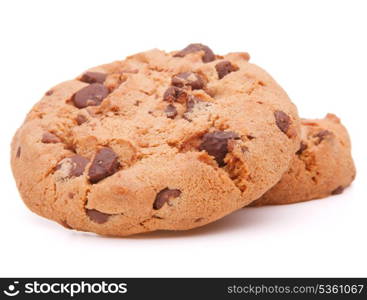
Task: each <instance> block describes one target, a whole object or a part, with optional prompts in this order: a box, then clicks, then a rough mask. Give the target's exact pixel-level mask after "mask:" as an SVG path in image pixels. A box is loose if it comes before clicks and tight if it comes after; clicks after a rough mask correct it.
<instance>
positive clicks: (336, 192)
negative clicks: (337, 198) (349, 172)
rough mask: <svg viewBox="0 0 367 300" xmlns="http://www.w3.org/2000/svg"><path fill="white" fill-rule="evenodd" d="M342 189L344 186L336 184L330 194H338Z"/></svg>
mask: <svg viewBox="0 0 367 300" xmlns="http://www.w3.org/2000/svg"><path fill="white" fill-rule="evenodd" d="M343 191H344V187H342V186H341V185H340V186H338V187H337V188H336V189H335V190H333V191H332V192H331V194H332V195H339V194H341V193H343Z"/></svg>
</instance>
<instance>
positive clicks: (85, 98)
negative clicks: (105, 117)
mask: <svg viewBox="0 0 367 300" xmlns="http://www.w3.org/2000/svg"><path fill="white" fill-rule="evenodd" d="M108 93H109V92H108V89H107V88H106V87H105V86H104V85H103V84H100V83H92V84H91V85H88V86H86V87H84V88H82V89H81V90H79V91H78V92H76V93H75V94H74V95H73V97H72V100H73V102H74V105H75V106H76V107H77V108H84V107H87V106H96V105H100V104H101V102H102V101H103V99H104V98H106V97H107V95H108Z"/></svg>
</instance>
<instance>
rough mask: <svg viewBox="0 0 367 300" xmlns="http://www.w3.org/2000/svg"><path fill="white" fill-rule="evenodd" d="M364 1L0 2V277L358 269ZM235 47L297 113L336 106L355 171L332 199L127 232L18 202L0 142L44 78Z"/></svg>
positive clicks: (366, 171) (362, 237) (365, 82)
mask: <svg viewBox="0 0 367 300" xmlns="http://www.w3.org/2000/svg"><path fill="white" fill-rule="evenodd" d="M365 4H366V2H365V1H351V0H349V1H243V0H242V1H230V0H226V1H213V0H211V1H198V0H195V1H189V0H181V1H158V0H155V1H144V2H143V1H137V0H134V1H108V0H103V1H101V0H100V1H91V0H89V1H66V0H62V1H36V0H33V1H14V0H12V1H1V4H0V31H1V35H0V37H1V46H0V54H1V55H0V79H1V81H0V82H1V84H0V85H1V90H0V91H1V93H0V95H1V100H0V101H1V116H0V146H1V148H0V170H1V171H0V184H1V190H0V191H1V194H0V201H1V205H0V230H1V235H0V276H121V277H124V276H250V277H251V276H367V262H366V260H367V254H366V253H367V242H366V237H367V235H366V228H367V226H366V225H367V216H366V215H367V163H366V161H367V159H366V157H367V142H366V140H367V135H366V128H367V126H366V121H367V109H366V108H367V105H366V103H367V98H366V94H367V91H366V90H367V44H366V30H367V17H366V11H367V7H366V5H365ZM191 42H201V43H204V44H207V45H209V46H210V47H211V48H212V49H213V50H214V51H215V52H216V53H221V54H224V53H227V52H230V51H248V52H249V53H250V54H251V61H252V62H254V63H256V64H259V65H260V66H262V67H263V68H265V69H266V70H267V71H269V73H270V74H271V75H273V77H275V79H276V80H277V81H278V82H279V83H280V84H281V85H282V86H283V87H284V88H285V90H286V91H287V92H288V93H289V95H290V97H291V98H292V100H293V101H294V102H295V103H296V104H297V105H298V108H299V111H300V113H301V115H302V116H303V117H323V116H324V115H325V114H326V113H327V112H333V113H336V114H337V115H338V116H339V117H341V119H342V121H343V122H344V123H345V125H346V126H347V128H348V129H349V130H350V133H351V136H352V142H353V154H354V157H355V160H356V165H357V169H358V175H357V179H356V181H355V182H354V184H353V185H352V187H351V188H349V189H347V190H346V191H345V192H344V194H342V195H340V196H334V197H330V198H328V199H325V200H317V201H311V202H307V203H301V204H296V205H289V206H278V207H275V206H273V207H263V208H251V209H243V210H241V211H238V212H236V213H234V214H233V215H231V216H228V217H226V218H224V219H222V220H220V221H218V222H216V223H214V224H211V225H209V226H207V227H204V228H200V229H196V230H192V231H188V232H182V233H170V232H160V233H153V234H144V235H138V236H133V237H128V238H121V239H118V238H113V239H112V238H104V237H99V236H95V235H92V234H85V233H79V232H75V231H68V230H65V229H64V228H62V227H61V226H59V225H58V224H55V223H53V222H50V221H48V220H45V219H42V218H40V217H38V216H36V215H34V214H32V213H31V212H30V211H28V210H27V209H26V208H25V206H24V205H23V203H22V201H21V199H20V197H19V195H18V192H17V190H16V186H15V183H14V180H13V178H12V174H11V170H10V163H9V151H10V141H11V138H12V135H13V134H14V132H15V130H16V128H17V127H19V126H20V124H21V122H22V120H23V118H24V117H25V114H26V113H27V112H28V110H29V109H30V108H31V107H32V105H33V104H34V103H35V102H36V101H38V100H39V98H40V97H41V96H42V95H43V93H44V92H45V91H47V90H48V89H49V88H50V87H51V86H53V85H54V84H56V83H58V82H61V81H64V80H66V79H69V78H73V77H75V76H76V75H78V74H79V73H81V72H82V71H83V70H85V69H87V68H89V67H92V66H95V65H98V64H102V63H107V62H110V61H113V60H116V59H122V58H124V57H125V56H126V55H129V54H133V53H135V52H139V51H144V50H147V49H150V48H154V47H157V48H161V49H165V50H167V51H171V50H174V49H181V48H183V47H185V46H186V45H187V44H189V43H191Z"/></svg>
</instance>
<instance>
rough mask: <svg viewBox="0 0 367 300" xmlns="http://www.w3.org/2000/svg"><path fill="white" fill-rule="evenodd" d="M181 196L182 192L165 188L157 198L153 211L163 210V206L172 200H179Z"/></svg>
mask: <svg viewBox="0 0 367 300" xmlns="http://www.w3.org/2000/svg"><path fill="white" fill-rule="evenodd" d="M180 195H181V191H180V190H177V189H169V188H165V189H163V190H161V191H160V192H159V193H158V194H157V196H156V197H155V200H154V203H153V209H156V210H157V209H161V208H162V207H163V205H164V204H165V203H166V202H167V201H169V200H170V199H171V198H177V197H179V196H180Z"/></svg>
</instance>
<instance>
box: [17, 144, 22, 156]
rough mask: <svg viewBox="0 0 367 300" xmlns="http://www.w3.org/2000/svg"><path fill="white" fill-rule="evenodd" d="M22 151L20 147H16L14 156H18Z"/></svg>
mask: <svg viewBox="0 0 367 300" xmlns="http://www.w3.org/2000/svg"><path fill="white" fill-rule="evenodd" d="M21 152H22V148H20V147H18V149H17V154H16V157H17V158H19V157H20V153H21Z"/></svg>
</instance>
